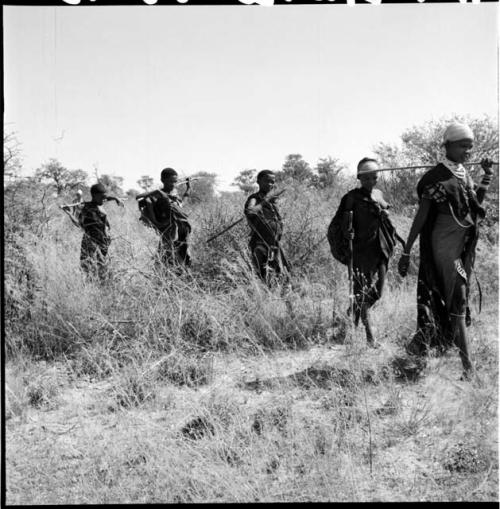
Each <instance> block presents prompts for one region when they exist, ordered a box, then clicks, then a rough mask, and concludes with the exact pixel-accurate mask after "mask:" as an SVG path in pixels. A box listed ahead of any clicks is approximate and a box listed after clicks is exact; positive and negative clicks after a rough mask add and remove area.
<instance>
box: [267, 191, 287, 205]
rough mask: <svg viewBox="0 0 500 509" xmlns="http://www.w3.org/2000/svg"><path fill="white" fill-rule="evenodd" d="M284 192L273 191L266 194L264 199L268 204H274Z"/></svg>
mask: <svg viewBox="0 0 500 509" xmlns="http://www.w3.org/2000/svg"><path fill="white" fill-rule="evenodd" d="M284 192H285V189H282V190H281V191H275V190H274V189H273V190H272V191H270V192H269V193H268V195H267V196H266V199H267V201H268V202H270V203H276V200H277V199H278V198H279V197H280V196H281V195H282V194H283V193H284Z"/></svg>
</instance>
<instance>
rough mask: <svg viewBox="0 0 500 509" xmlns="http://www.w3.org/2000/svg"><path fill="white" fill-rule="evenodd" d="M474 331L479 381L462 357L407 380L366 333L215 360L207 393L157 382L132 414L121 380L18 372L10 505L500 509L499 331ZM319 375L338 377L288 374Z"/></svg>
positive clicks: (12, 391) (10, 369)
mask: <svg viewBox="0 0 500 509" xmlns="http://www.w3.org/2000/svg"><path fill="white" fill-rule="evenodd" d="M474 330H475V334H473V340H472V343H473V350H474V354H475V358H476V362H477V365H478V376H477V378H476V379H475V380H474V381H473V382H472V383H466V382H461V381H459V377H460V361H459V359H458V355H457V352H456V351H452V352H450V353H449V354H447V355H446V356H444V357H441V358H432V359H430V361H429V363H428V365H427V366H426V368H425V369H424V371H423V373H422V376H421V377H420V378H419V379H418V380H417V381H416V382H411V381H404V380H398V379H397V378H395V377H394V374H393V373H391V372H390V371H389V369H388V365H389V364H388V360H389V359H390V358H391V356H392V355H393V354H394V353H395V347H394V346H393V345H392V344H391V343H389V342H387V341H386V342H384V340H382V342H383V346H382V348H381V349H379V350H377V351H374V350H372V349H368V348H366V347H365V345H364V344H363V340H362V334H361V333H360V332H358V333H356V335H355V337H354V343H353V344H334V343H330V344H325V345H320V346H314V347H311V348H308V349H303V350H295V351H290V350H286V351H282V352H275V353H273V354H270V353H267V354H261V355H253V356H245V357H241V356H237V355H236V354H227V353H226V354H213V355H212V354H210V358H211V360H212V364H211V372H210V379H209V383H207V384H203V385H200V386H198V387H187V386H178V385H174V384H171V383H161V384H160V383H157V384H156V385H155V386H154V387H150V390H151V394H150V395H149V394H148V395H145V396H144V397H143V398H141V401H140V403H137V404H134V405H120V404H118V403H117V401H119V398H117V390H118V389H117V386H116V384H115V385H114V383H113V380H112V379H108V380H104V381H91V380H87V381H86V380H82V379H81V378H80V379H76V378H75V377H73V376H72V372H71V370H68V366H67V364H64V363H57V364H53V365H50V366H49V365H46V364H39V363H38V364H31V365H25V366H20V365H19V364H17V365H16V364H15V363H12V362H10V363H9V364H8V365H7V373H6V378H7V380H6V382H7V417H8V420H7V422H6V447H7V449H6V453H7V454H6V456H7V502H8V503H9V504H75V503H79V504H90V503H92V504H102V503H118V502H123V503H127V502H138V503H146V502H149V503H152V502H215V501H218V502H251V501H259V502H264V501H287V502H289V501H410V500H412V501H496V500H498V454H497V450H498V443H497V376H496V366H497V360H496V353H497V348H496V324H494V323H493V324H492V323H491V321H488V314H487V313H485V312H483V314H482V315H481V319H480V320H479V321H478V322H476V324H475V326H474ZM311 366H319V367H322V368H323V369H324V373H326V375H325V377H323V378H322V379H321V378H318V377H316V378H315V377H310V378H309V379H307V377H305V378H304V376H302V377H300V376H299V377H290V375H293V374H294V373H299V372H301V371H303V370H304V369H306V368H308V367H311ZM328 373H330V375H332V374H333V375H332V376H330V377H329V376H328ZM360 373H364V374H365V375H366V373H368V376H364V375H363V376H364V378H363V377H361V378H360V377H359V374H360ZM23 375H25V376H26V375H29V376H30V377H31V383H32V386H31V387H32V388H31V389H29V387H30V382H29V381H26V380H25V381H24V382H21V380H22V379H23ZM334 375H335V376H334ZM37 377H38V380H39V382H38V387H39V393H40V394H38V393H37V392H36V391H35V390H34V389H33V386H35V385H36V384H35V383H34V381H33V380H35V379H37ZM40 380H44V381H43V382H40ZM148 396H151V397H148ZM27 398H28V399H27ZM27 401H28V402H29V404H28V403H27Z"/></svg>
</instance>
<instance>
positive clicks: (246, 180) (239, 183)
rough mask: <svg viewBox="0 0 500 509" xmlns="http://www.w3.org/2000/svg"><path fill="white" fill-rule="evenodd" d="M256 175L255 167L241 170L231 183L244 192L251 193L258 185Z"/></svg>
mask: <svg viewBox="0 0 500 509" xmlns="http://www.w3.org/2000/svg"><path fill="white" fill-rule="evenodd" d="M256 175H257V170H256V169H255V168H252V169H246V170H241V171H240V173H239V175H238V176H237V177H236V178H235V179H234V182H233V183H232V184H231V185H232V186H236V187H238V188H239V189H240V190H241V191H243V192H244V193H246V194H249V193H251V192H252V191H254V190H255V189H256V187H257V181H256V180H255V176H256Z"/></svg>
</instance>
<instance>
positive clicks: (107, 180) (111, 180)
mask: <svg viewBox="0 0 500 509" xmlns="http://www.w3.org/2000/svg"><path fill="white" fill-rule="evenodd" d="M99 182H100V183H101V184H103V185H104V187H106V189H107V191H108V193H109V194H110V195H112V196H122V195H123V189H122V186H123V177H115V176H114V175H107V174H104V175H101V176H100V177H99Z"/></svg>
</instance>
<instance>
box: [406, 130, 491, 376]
mask: <svg viewBox="0 0 500 509" xmlns="http://www.w3.org/2000/svg"><path fill="white" fill-rule="evenodd" d="M443 145H444V148H445V150H446V155H445V157H444V158H443V159H442V160H441V161H440V162H439V164H437V166H435V167H434V168H432V169H431V170H429V171H428V172H427V173H425V174H424V175H423V177H422V178H421V179H420V181H419V182H418V184H417V194H418V197H419V200H420V203H419V208H418V210H417V213H416V215H415V218H414V220H413V224H412V226H411V229H410V233H409V235H408V240H407V242H406V246H405V250H404V252H403V254H402V256H401V258H400V260H399V264H398V270H399V273H400V274H401V276H403V277H404V276H406V274H407V272H408V266H409V261H410V251H411V248H412V246H413V243H414V242H415V239H416V238H417V236H418V235H419V234H420V265H419V271H418V284H417V332H416V334H415V335H414V336H413V339H412V341H411V342H410V344H409V345H408V347H407V350H408V352H409V353H412V354H417V355H421V354H424V353H425V352H426V350H427V349H428V348H432V347H439V348H440V349H441V350H442V351H444V350H446V349H447V348H449V347H450V346H451V345H452V344H453V343H455V344H456V345H457V347H458V349H459V352H460V358H461V360H462V365H463V375H462V379H464V380H468V379H470V377H471V375H472V373H473V366H472V362H471V358H470V354H469V348H468V344H467V333H466V326H468V325H470V312H469V308H468V302H467V300H468V293H469V292H468V290H469V277H470V274H471V270H472V267H473V264H474V255H475V248H476V243H477V238H478V222H479V220H481V219H483V218H484V216H485V212H484V209H483V208H482V206H481V203H482V202H483V199H484V196H485V194H486V190H487V189H488V186H489V184H490V182H491V177H492V170H491V167H492V164H493V163H492V161H490V160H489V159H483V160H482V161H481V166H482V168H483V170H484V175H483V178H482V181H481V183H480V184H479V185H475V184H474V182H473V180H472V178H471V176H470V175H469V173H468V172H467V170H466V169H465V167H464V166H463V163H464V162H465V161H467V159H468V158H469V156H470V153H471V151H472V148H473V145H474V133H473V132H472V130H471V129H470V127H469V126H468V125H466V124H460V123H453V124H451V125H449V126H448V127H447V128H446V130H445V132H444V137H443Z"/></svg>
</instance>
